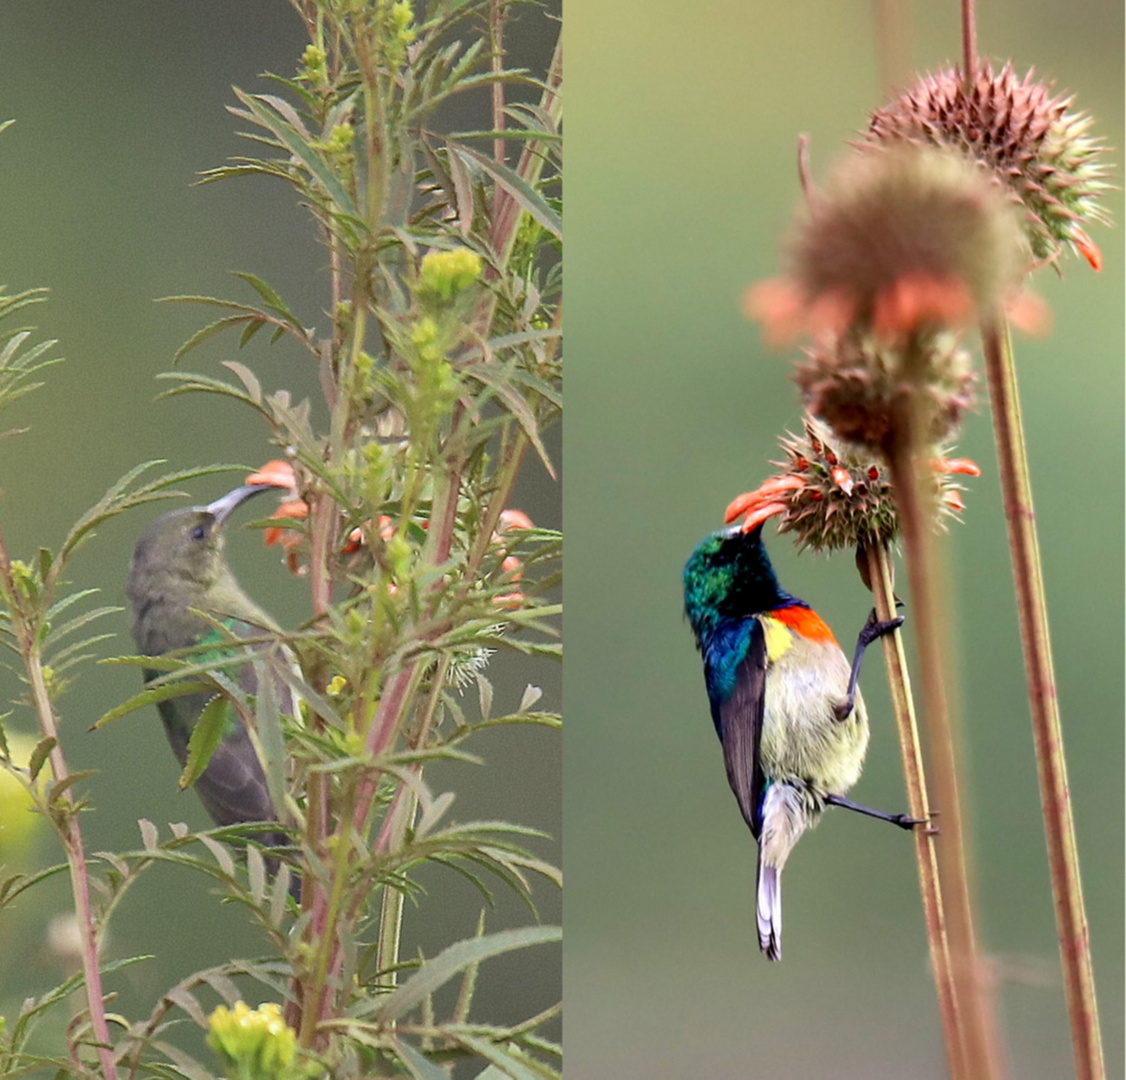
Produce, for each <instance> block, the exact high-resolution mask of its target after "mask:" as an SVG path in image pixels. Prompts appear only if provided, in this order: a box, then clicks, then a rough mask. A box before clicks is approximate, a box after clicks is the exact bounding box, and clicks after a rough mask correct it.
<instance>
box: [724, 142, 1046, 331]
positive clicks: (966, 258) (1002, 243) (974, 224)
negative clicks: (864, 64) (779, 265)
mask: <svg viewBox="0 0 1126 1080" xmlns="http://www.w3.org/2000/svg"><path fill="white" fill-rule="evenodd" d="M1028 261H1029V259H1028V249H1027V246H1026V244H1025V241H1024V237H1023V234H1022V232H1021V228H1020V224H1019V220H1018V217H1017V214H1016V212H1015V209H1014V207H1013V206H1012V204H1011V202H1010V201H1009V200H1008V198H1007V197H1006V196H1005V194H1004V193H1003V192H1002V191H1001V189H1000V188H999V187H998V185H996V184H994V183H992V182H991V181H990V180H989V179H988V177H986V175H985V174H984V173H983V172H982V170H980V169H978V168H976V167H974V166H973V165H972V164H970V163H969V162H967V161H966V160H965V158H964V157H963V156H961V155H960V154H957V153H955V152H953V151H951V150H944V149H936V148H934V147H925V146H914V145H910V144H907V143H898V144H895V145H891V146H888V147H882V146H873V147H869V148H867V149H865V150H862V151H860V152H856V153H853V154H850V155H849V156H848V157H847V158H845V159H844V160H842V162H841V163H840V164H839V165H838V167H837V168H836V169H835V170H834V172H833V174H832V176H831V177H830V181H829V183H828V184H827V185H826V186H825V189H824V191H822V192H814V193H813V194H811V195H810V197H809V199H808V205H807V207H806V209H805V211H804V213H803V214H802V216H801V218H800V219H799V222H798V225H797V228H796V230H795V232H794V235H793V238H792V241H791V243H790V250H789V259H788V266H787V269H786V274H785V276H784V277H783V278H781V279H775V280H774V281H770V282H764V283H761V284H760V285H758V286H755V287H753V288H752V289H751V290H750V291H749V292H748V295H747V302H746V310H747V313H748V314H750V315H751V316H752V317H754V318H760V319H762V321H763V322H764V324H765V327H766V332H767V336H768V337H769V338H773V339H774V340H776V341H785V340H786V339H787V338H791V337H793V336H794V335H795V333H796V332H797V331H799V330H809V331H811V332H812V333H813V334H814V336H816V337H836V336H840V335H842V334H844V333H846V332H853V333H864V332H869V331H870V332H872V333H874V334H875V335H876V336H877V337H879V338H880V339H881V340H884V341H896V340H904V339H905V338H907V337H910V336H911V335H913V334H916V333H918V332H920V331H923V330H933V329H942V328H947V327H952V328H960V327H963V326H965V325H967V324H969V323H970V322H971V321H973V320H975V319H977V318H978V317H980V316H983V315H986V314H989V313H992V312H994V311H997V310H998V309H999V308H1001V307H1003V306H1006V305H1008V304H1009V303H1010V302H1011V301H1012V300H1013V298H1014V297H1015V296H1016V295H1017V294H1018V293H1019V291H1020V287H1021V278H1022V276H1023V274H1024V272H1025V270H1026V268H1027V265H1028Z"/></svg>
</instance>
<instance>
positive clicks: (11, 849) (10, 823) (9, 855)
mask: <svg viewBox="0 0 1126 1080" xmlns="http://www.w3.org/2000/svg"><path fill="white" fill-rule="evenodd" d="M5 735H6V738H7V742H8V749H9V750H10V751H11V754H12V764H13V765H16V766H19V767H23V768H26V766H27V763H28V761H29V759H30V758H31V752H32V751H33V750H34V749H35V745H36V744H35V740H34V739H33V738H31V737H30V736H28V735H23V734H21V733H20V732H18V731H8V732H6V733H5ZM46 771H47V772H48V773H49V772H50V765H47V766H46ZM42 775H43V774H42V773H41V774H40V776H42ZM33 805H34V804H33V802H32V798H31V793H30V792H29V791H28V790H27V788H26V787H24V785H23V784H22V783H20V781H19V779H18V778H17V777H16V776H14V775H13V774H12V773H11V772H10V771H9V770H8V769H6V768H3V767H0V862H5V863H8V864H12V863H14V862H15V861H16V857H17V856H18V855H19V854H20V853H22V852H24V851H26V850H27V849H28V848H29V846H30V845H31V843H32V841H33V840H34V838H35V834H36V832H38V831H39V830H40V829H41V828H43V827H44V826H45V825H46V820H45V819H44V818H42V817H40V816H39V815H38V814H33V813H32V807H33Z"/></svg>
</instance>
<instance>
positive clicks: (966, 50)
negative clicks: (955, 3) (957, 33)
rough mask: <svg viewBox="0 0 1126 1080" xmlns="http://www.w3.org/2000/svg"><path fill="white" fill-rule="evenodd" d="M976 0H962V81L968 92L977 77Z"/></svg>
mask: <svg viewBox="0 0 1126 1080" xmlns="http://www.w3.org/2000/svg"><path fill="white" fill-rule="evenodd" d="M974 3H975V0H962V81H963V84H964V85H965V87H966V93H969V92H970V90H972V89H973V85H974V79H976V78H977V13H976V11H975V10H974Z"/></svg>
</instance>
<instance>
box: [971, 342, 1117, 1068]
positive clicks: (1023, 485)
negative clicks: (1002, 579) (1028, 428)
mask: <svg viewBox="0 0 1126 1080" xmlns="http://www.w3.org/2000/svg"><path fill="white" fill-rule="evenodd" d="M982 343H983V347H984V351H985V370H986V376H987V378H988V381H989V396H990V399H991V400H992V403H993V431H994V436H995V439H996V442H997V459H998V464H999V471H1000V474H1001V494H1002V500H1003V502H1004V507H1005V520H1006V522H1007V523H1008V532H1009V549H1010V552H1011V555H1012V562H1013V578H1014V581H1015V584H1016V594H1017V613H1018V617H1019V622H1020V637H1021V644H1022V645H1023V648H1024V667H1025V674H1026V677H1027V679H1028V698H1029V704H1030V706H1031V710H1032V734H1033V738H1034V740H1035V747H1036V767H1037V773H1038V775H1039V779H1040V801H1041V803H1042V804H1043V809H1044V831H1045V833H1046V835H1047V841H1048V863H1049V867H1050V871H1051V878H1052V897H1053V900H1054V901H1055V911H1056V932H1057V934H1058V936H1059V942H1060V958H1061V961H1062V963H1063V970H1064V986H1065V988H1066V994H1067V1011H1068V1018H1069V1020H1070V1022H1071V1041H1072V1046H1073V1049H1074V1052H1075V1072H1076V1076H1077V1077H1078V1078H1079V1080H1104V1078H1105V1076H1106V1067H1105V1065H1104V1062H1103V1050H1102V1041H1101V1038H1100V1035H1099V1013H1098V1006H1097V1003H1096V1001H1095V977H1094V972H1093V970H1092V966H1091V944H1090V939H1089V937H1088V932H1087V915H1086V911H1085V910H1084V905H1083V887H1082V883H1081V881H1080V876H1079V855H1078V850H1077V848H1076V843H1075V824H1074V821H1073V819H1072V814H1071V796H1070V794H1069V792H1068V786H1067V762H1066V760H1065V758H1064V750H1063V729H1062V727H1061V725H1060V711H1059V700H1058V698H1057V696H1056V678H1055V672H1054V670H1053V667H1052V648H1051V638H1050V636H1049V633H1048V611H1047V606H1046V604H1045V601H1044V575H1043V570H1042V568H1041V565H1040V545H1039V542H1038V540H1037V536H1036V517H1035V514H1034V513H1033V507H1032V485H1031V482H1030V480H1029V474H1028V456H1027V454H1026V452H1025V441H1024V429H1023V425H1022V423H1021V415H1020V399H1019V397H1018V395H1017V381H1016V368H1015V365H1014V363H1013V351H1012V343H1011V341H1010V338H1009V331H1008V326H1007V325H1006V323H1005V322H1004V321H1003V320H1001V321H997V322H992V323H989V324H987V325H985V326H984V327H983V328H982Z"/></svg>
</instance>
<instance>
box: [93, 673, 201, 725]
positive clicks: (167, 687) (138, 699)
mask: <svg viewBox="0 0 1126 1080" xmlns="http://www.w3.org/2000/svg"><path fill="white" fill-rule="evenodd" d="M132 659H133V658H132V657H110V658H108V659H107V660H106V661H105V662H106V663H115V662H120V663H124V662H125V661H127V660H129V661H131V660H132ZM146 659H147V658H146ZM211 689H213V687H212V686H211V684H210V683H206V682H199V681H196V682H175V683H165V684H164V685H163V686H155V687H152V688H151V689H148V690H142V691H141V693H139V694H135V695H134V696H133V697H131V698H130V699H129V700H128V701H126V702H123V703H122V704H121V705H118V706H117V707H116V708H113V709H110V711H109V712H108V713H105V714H104V715H103V716H102V717H101V718H100V719H99V720H97V721H96V722H95V723H94V724H93V725H92V726H91V727H90V729H89V730H90V731H96V730H97V729H98V728H100V727H105V725H106V724H108V723H110V722H111V721H113V720H119V719H120V718H121V717H123V716H127V715H128V714H129V713H131V712H136V710H137V709H143V708H144V707H145V706H146V705H155V704H157V702H160V701H167V700H168V699H169V698H176V697H183V696H184V695H185V694H195V693H198V692H199V691H201V690H211Z"/></svg>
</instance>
